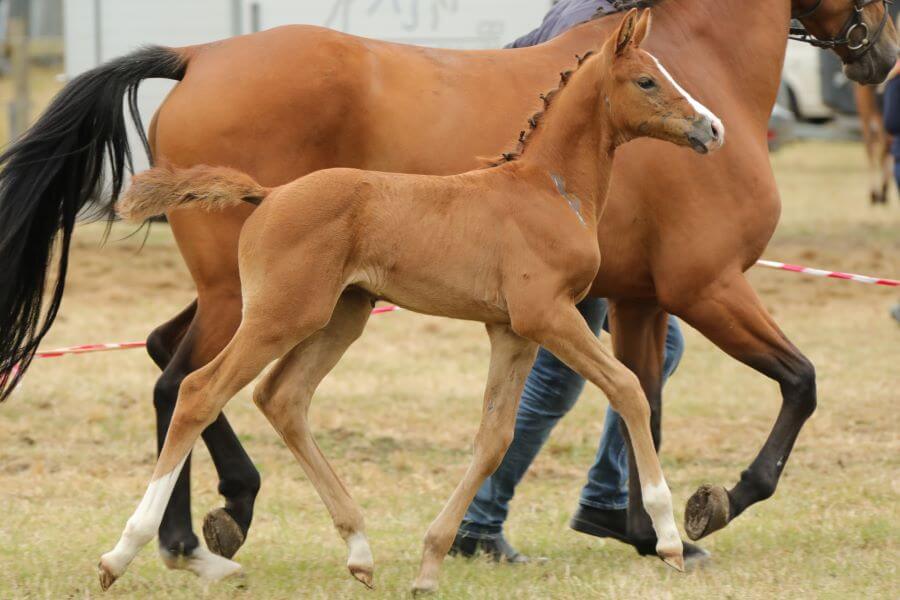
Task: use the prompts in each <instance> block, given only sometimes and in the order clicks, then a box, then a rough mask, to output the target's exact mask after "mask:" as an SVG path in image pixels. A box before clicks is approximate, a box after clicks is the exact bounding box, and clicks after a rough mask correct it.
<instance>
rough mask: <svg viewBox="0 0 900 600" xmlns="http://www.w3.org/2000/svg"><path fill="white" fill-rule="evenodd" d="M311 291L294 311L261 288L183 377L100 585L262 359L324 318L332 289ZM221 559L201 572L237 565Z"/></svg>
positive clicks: (154, 520) (143, 538) (230, 570)
mask: <svg viewBox="0 0 900 600" xmlns="http://www.w3.org/2000/svg"><path fill="white" fill-rule="evenodd" d="M316 291H317V292H318V293H319V296H318V297H317V298H308V300H309V303H308V308H307V310H305V311H300V314H296V313H297V309H296V307H295V306H293V305H291V304H289V305H283V304H286V303H287V302H288V301H289V300H290V299H289V298H287V297H285V296H284V295H278V294H262V295H261V296H260V297H261V298H262V299H264V300H263V303H264V305H263V306H259V307H254V306H249V307H248V309H247V313H246V315H245V317H244V320H243V321H242V323H241V326H240V327H239V328H238V331H237V333H236V334H235V336H234V338H233V339H232V340H231V342H229V344H228V346H226V347H225V349H224V350H223V351H222V352H221V353H220V354H219V355H218V356H216V358H215V359H213V361H212V362H210V363H209V364H208V365H206V366H205V367H203V368H202V369H200V370H198V371H197V372H195V373H192V374H191V375H189V376H188V377H187V378H185V380H184V382H183V383H182V385H181V389H180V391H179V394H178V401H177V403H176V406H175V413H174V414H173V416H172V423H171V425H170V427H169V431H168V433H167V434H166V441H165V443H164V444H163V448H162V451H161V452H160V454H159V459H158V460H157V463H156V469H155V470H154V472H153V477H152V479H151V481H150V485H149V486H148V487H147V491H146V492H145V494H144V497H143V499H142V500H141V502H140V504H139V505H138V507H137V510H136V511H135V512H134V514H133V515H132V517H131V518H130V519H128V523H127V525H126V527H125V530H124V531H123V532H122V536H121V538H120V539H119V542H118V543H117V544H116V547H115V548H114V549H113V550H112V551H111V552H108V553H106V554H104V555H103V557H102V558H101V560H100V585H101V586H102V587H103V588H104V589H106V588H108V587H109V586H110V585H112V583H113V582H114V581H115V580H116V579H117V578H118V577H120V576H121V575H122V574H123V573H124V572H125V569H127V567H128V565H129V564H130V563H131V561H132V560H133V559H134V557H135V556H136V555H137V553H138V551H140V549H141V548H142V547H143V546H144V545H146V544H147V543H148V542H149V541H150V540H151V539H153V536H154V534H155V533H156V531H157V530H158V529H159V525H160V522H161V521H162V517H163V512H164V510H165V507H166V505H167V504H168V502H169V499H170V496H171V494H172V489H173V487H174V485H175V481H176V480H177V479H178V477H179V475H180V473H181V469H182V466H183V465H184V462H185V460H186V459H187V457H188V454H189V453H190V451H191V448H192V447H193V445H194V443H195V442H196V440H197V438H198V437H199V436H200V433H201V432H202V431H203V430H204V429H205V428H206V427H208V426H209V425H210V424H212V422H213V421H215V419H216V418H217V417H218V416H219V413H220V412H221V410H222V408H223V407H224V406H225V404H226V403H227V402H228V400H230V399H231V398H232V397H233V396H234V395H235V394H236V393H237V392H238V391H240V390H241V388H243V387H244V386H246V385H247V384H248V383H250V382H251V381H252V380H253V379H254V378H255V377H256V376H257V375H259V374H260V372H261V371H262V370H263V369H264V368H265V366H266V365H268V364H269V363H270V362H272V361H273V360H275V359H276V358H278V357H280V356H282V355H284V354H285V353H286V352H287V351H288V350H290V349H291V348H292V347H294V346H295V345H296V344H298V343H299V342H301V341H302V340H304V339H305V338H306V337H308V336H310V335H312V334H313V333H315V332H316V331H318V330H319V329H321V328H322V327H324V326H325V325H326V324H327V322H328V320H329V318H330V316H331V312H332V309H333V308H334V303H335V301H336V294H335V296H334V297H331V298H328V297H327V296H322V295H321V294H323V293H324V294H327V293H328V291H326V290H321V289H319V290H316ZM279 301H281V304H278V302H279ZM220 561H221V562H220V563H219V565H218V566H219V568H218V569H217V570H216V571H215V572H208V573H204V576H205V577H207V578H208V579H213V580H216V579H221V578H223V577H227V576H229V575H232V574H234V573H236V572H238V571H239V570H240V566H239V565H238V564H237V563H234V562H232V561H230V560H228V559H225V558H220Z"/></svg>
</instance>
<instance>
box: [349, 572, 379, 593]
mask: <svg viewBox="0 0 900 600" xmlns="http://www.w3.org/2000/svg"><path fill="white" fill-rule="evenodd" d="M349 569H350V574H351V575H353V576H354V577H355V578H356V579H357V580H358V581H359V582H360V583H362V584H363V585H364V586H366V587H367V588H369V589H370V590H374V589H375V576H374V575H373V573H372V569H368V568H363V567H349Z"/></svg>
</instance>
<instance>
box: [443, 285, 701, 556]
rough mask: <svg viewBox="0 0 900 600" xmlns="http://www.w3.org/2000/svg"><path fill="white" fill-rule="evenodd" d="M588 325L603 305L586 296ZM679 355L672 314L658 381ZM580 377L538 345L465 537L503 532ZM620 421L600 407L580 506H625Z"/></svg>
mask: <svg viewBox="0 0 900 600" xmlns="http://www.w3.org/2000/svg"><path fill="white" fill-rule="evenodd" d="M578 310H579V311H580V312H581V314H582V315H583V316H584V318H585V320H586V321H587V323H588V325H589V326H590V327H591V329H592V330H593V331H594V333H596V334H598V335H599V334H600V328H601V326H604V327H605V328H607V329H608V326H606V325H605V323H606V315H607V312H608V305H607V303H606V300H603V299H602V298H588V299H587V300H585V301H583V302H582V303H581V304H579V305H578ZM683 353H684V338H683V337H682V335H681V329H680V328H679V326H678V321H677V320H676V319H675V317H669V329H668V334H667V335H666V352H665V362H664V365H663V383H665V381H666V379H668V378H669V376H670V375H671V374H672V373H673V372H674V371H675V369H676V368H677V367H678V363H679V362H680V361H681V355H682V354H683ZM583 389H584V379H583V378H582V377H581V376H580V375H578V374H577V373H575V372H574V371H572V370H571V369H569V367H567V366H566V365H564V364H563V363H562V362H561V361H560V360H559V359H557V358H556V357H555V356H553V355H552V354H550V353H549V352H547V351H546V350H544V349H543V348H541V349H540V350H539V351H538V355H537V359H536V360H535V361H534V367H533V368H532V369H531V373H529V375H528V380H527V381H526V383H525V389H524V391H523V392H522V399H521V403H520V405H519V412H518V415H517V416H516V430H515V436H514V437H513V441H512V444H511V445H510V447H509V450H507V452H506V456H505V457H504V458H503V462H502V463H500V467H499V468H498V469H497V471H496V472H494V474H493V475H492V476H491V477H489V478H488V479H487V480H486V481H485V482H484V485H482V486H481V489H479V490H478V494H477V495H476V496H475V499H474V500H473V501H472V504H471V505H469V510H468V512H466V516H465V517H464V518H463V522H462V525H461V526H460V534H462V535H464V536H466V537H476V538H491V537H495V536H496V535H497V534H499V533H500V532H501V531H502V530H503V523H504V521H506V516H507V514H508V513H509V501H510V500H511V499H512V497H513V494H514V493H515V490H516V485H518V483H519V481H521V479H522V476H523V475H525V471H527V470H528V467H529V466H531V463H532V461H533V460H534V457H535V456H537V453H538V452H539V451H540V449H541V447H542V446H543V445H544V442H545V441H547V437H548V436H549V435H550V431H551V430H552V429H553V428H554V427H555V426H556V423H557V422H559V420H560V419H561V418H562V417H563V415H565V414H566V413H567V412H569V410H571V408H572V407H573V406H575V402H576V401H577V400H578V396H579V395H580V394H581V391H582V390H583ZM621 421H622V419H621V417H620V416H619V414H618V413H616V412H615V411H614V410H612V409H611V408H608V409H607V411H606V420H605V422H604V424H603V434H602V436H601V438H600V447H599V448H598V449H597V457H596V459H595V460H594V465H593V466H592V467H591V469H590V471H588V480H587V484H585V486H584V488H583V489H582V491H581V498H580V502H581V504H583V505H585V506H590V507H594V508H603V509H623V508H626V507H627V506H628V448H627V445H626V442H625V438H624V436H623V435H622V431H621V427H622V426H624V425H620V423H621Z"/></svg>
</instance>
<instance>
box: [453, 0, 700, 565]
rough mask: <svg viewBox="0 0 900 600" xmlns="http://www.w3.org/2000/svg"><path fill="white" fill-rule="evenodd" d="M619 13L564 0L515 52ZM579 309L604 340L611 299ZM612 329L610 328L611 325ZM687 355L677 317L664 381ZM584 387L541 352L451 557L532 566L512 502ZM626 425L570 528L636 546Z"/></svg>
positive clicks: (690, 554)
mask: <svg viewBox="0 0 900 600" xmlns="http://www.w3.org/2000/svg"><path fill="white" fill-rule="evenodd" d="M611 8H612V7H611V2H609V0H562V1H561V2H559V3H557V4H556V5H555V6H554V7H553V9H552V10H551V11H550V12H549V13H548V14H547V16H546V17H545V19H544V22H543V23H542V24H541V26H540V27H539V28H538V29H536V30H534V31H532V32H531V33H529V34H527V35H525V36H524V37H522V38H519V39H518V40H517V41H515V42H514V43H512V44H510V46H508V47H510V48H521V47H525V46H533V45H536V44H540V43H543V42H545V41H547V40H549V39H551V38H553V37H555V36H557V35H559V34H560V33H562V32H564V31H566V30H568V29H569V28H571V27H573V26H575V25H578V24H580V23H583V22H584V21H587V20H589V19H590V18H592V17H593V16H594V15H595V14H596V13H597V11H598V10H601V9H610V10H611ZM578 310H579V311H580V312H581V314H582V315H583V316H584V318H585V320H586V321H587V323H588V325H589V326H590V327H591V329H593V331H594V333H596V334H598V335H599V333H600V329H601V327H602V326H605V324H606V321H607V319H606V317H607V310H608V305H607V302H606V300H604V299H602V298H588V299H586V300H584V301H583V302H582V303H581V304H579V305H578ZM605 328H606V329H607V330H608V325H607V326H605ZM683 352H684V338H683V337H682V335H681V330H680V328H679V325H678V321H677V320H676V319H675V318H674V317H669V323H668V332H667V336H666V349H665V362H664V367H663V383H665V381H666V379H668V378H669V376H671V375H672V373H674V372H675V369H676V368H677V367H678V363H679V361H680V360H681V355H682V353H683ZM584 384H585V381H584V379H583V378H582V377H581V376H580V375H578V374H577V373H575V372H574V371H572V370H571V369H569V368H568V367H567V366H566V365H565V364H563V363H562V362H561V361H560V360H559V359H557V358H556V357H555V356H553V355H552V354H551V353H550V352H548V351H547V350H545V349H543V348H541V349H540V351H539V352H538V355H537V358H536V359H535V363H534V367H533V368H532V370H531V373H530V374H529V376H528V379H527V381H526V384H525V389H524V391H523V392H522V398H521V402H520V405H519V412H518V415H517V416H516V428H515V435H514V437H513V441H512V444H511V445H510V447H509V450H507V452H506V456H505V457H504V459H503V462H502V463H501V464H500V466H499V467H498V468H497V471H496V472H495V473H494V474H493V475H492V476H491V477H489V478H488V479H487V481H485V482H484V485H482V487H481V489H480V490H479V491H478V494H477V495H476V497H475V499H474V500H473V501H472V504H471V505H470V506H469V509H468V511H467V513H466V516H465V518H464V519H463V522H462V524H461V526H460V529H459V533H458V534H457V536H456V540H455V541H454V543H453V547H452V548H451V554H459V555H463V556H467V557H468V556H474V555H475V554H477V553H481V552H483V553H486V554H488V555H490V556H492V557H493V558H494V559H495V560H503V561H506V562H511V563H522V562H527V561H528V558H527V557H526V556H524V555H522V554H520V553H519V552H517V551H516V550H515V549H513V548H512V546H510V545H509V543H508V542H507V541H506V539H505V537H504V536H503V523H504V522H505V521H506V517H507V515H508V513H509V501H510V500H511V499H512V497H513V494H514V493H515V488H516V485H518V483H519V481H520V480H521V479H522V476H523V475H524V474H525V471H527V470H528V467H529V466H530V465H531V463H532V461H533V460H534V458H535V456H537V453H538V452H539V451H540V449H541V447H542V446H543V445H544V442H545V441H546V440H547V437H548V436H549V435H550V431H551V430H552V429H553V427H555V426H556V423H557V422H559V420H560V419H561V418H562V417H563V415H565V414H566V413H567V412H569V410H571V408H572V407H573V406H574V405H575V402H576V401H577V400H578V397H579V395H580V394H581V391H582V390H583V389H584ZM623 427H624V424H623V423H622V419H621V417H620V416H619V415H618V414H617V413H616V412H615V411H613V410H612V409H611V408H608V409H607V412H606V420H605V423H604V426H603V433H602V435H601V437H600V445H599V448H598V449H597V456H596V459H595V461H594V464H593V466H592V467H591V468H590V470H589V471H588V477H587V483H586V484H585V486H584V488H583V489H582V491H581V497H580V499H579V504H578V509H577V511H576V513H575V515H574V516H573V518H572V521H571V523H570V527H572V529H575V530H576V531H579V532H582V533H586V534H589V535H593V536H597V537H610V538H613V539H617V540H619V541H623V542H626V543H628V539H627V534H626V507H627V506H628V449H627V446H626V442H625V439H624V437H623V433H622V428H623ZM637 550H638V552H639V553H641V554H654V551H653V549H652V548H643V547H641V548H637ZM707 556H708V553H707V552H705V551H704V550H703V549H701V548H699V547H698V546H695V545H693V544H685V559H686V560H688V561H696V560H698V559H703V558H705V557H707Z"/></svg>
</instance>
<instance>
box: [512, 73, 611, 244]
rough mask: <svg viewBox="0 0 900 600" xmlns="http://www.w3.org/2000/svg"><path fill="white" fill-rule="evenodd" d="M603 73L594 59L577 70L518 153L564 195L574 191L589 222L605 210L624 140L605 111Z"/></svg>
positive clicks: (588, 223) (583, 215)
mask: <svg viewBox="0 0 900 600" xmlns="http://www.w3.org/2000/svg"><path fill="white" fill-rule="evenodd" d="M591 60H592V62H593V61H598V60H603V58H602V57H595V58H593V59H591ZM604 75H605V70H603V69H601V68H600V65H598V64H589V63H586V64H585V66H584V67H583V68H582V69H579V70H578V71H576V72H575V73H574V74H573V75H572V76H571V79H570V80H569V82H568V83H567V84H566V86H565V87H564V88H563V89H562V90H561V91H559V92H558V93H557V94H555V96H554V98H553V100H552V102H551V104H550V106H549V107H548V109H547V111H546V113H545V114H544V115H543V117H542V118H541V119H540V121H539V122H538V125H537V127H536V128H535V130H534V131H533V132H532V134H531V136H530V138H529V140H528V142H527V145H526V147H525V149H524V151H523V154H522V156H521V158H520V159H519V160H520V161H521V162H522V163H524V164H525V165H528V166H531V167H537V169H538V170H540V171H544V172H546V173H547V174H549V176H550V177H551V178H552V180H553V181H554V183H555V185H556V186H557V188H559V191H560V193H561V194H563V195H564V196H567V197H568V196H575V197H577V198H578V200H579V201H580V203H581V216H582V218H583V219H584V221H585V224H586V225H588V226H590V227H592V228H595V227H596V223H597V219H599V217H600V213H601V212H602V210H603V206H602V204H601V203H602V202H603V200H604V199H605V198H606V194H607V190H608V188H609V178H610V174H611V172H612V163H613V155H614V153H615V148H616V146H617V145H618V144H619V143H621V142H622V141H624V138H623V137H622V136H621V135H620V134H619V132H617V131H615V130H614V127H613V123H612V120H611V119H610V116H609V110H610V107H609V106H608V102H607V98H606V95H605V89H606V85H605V82H604V81H603V77H604Z"/></svg>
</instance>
